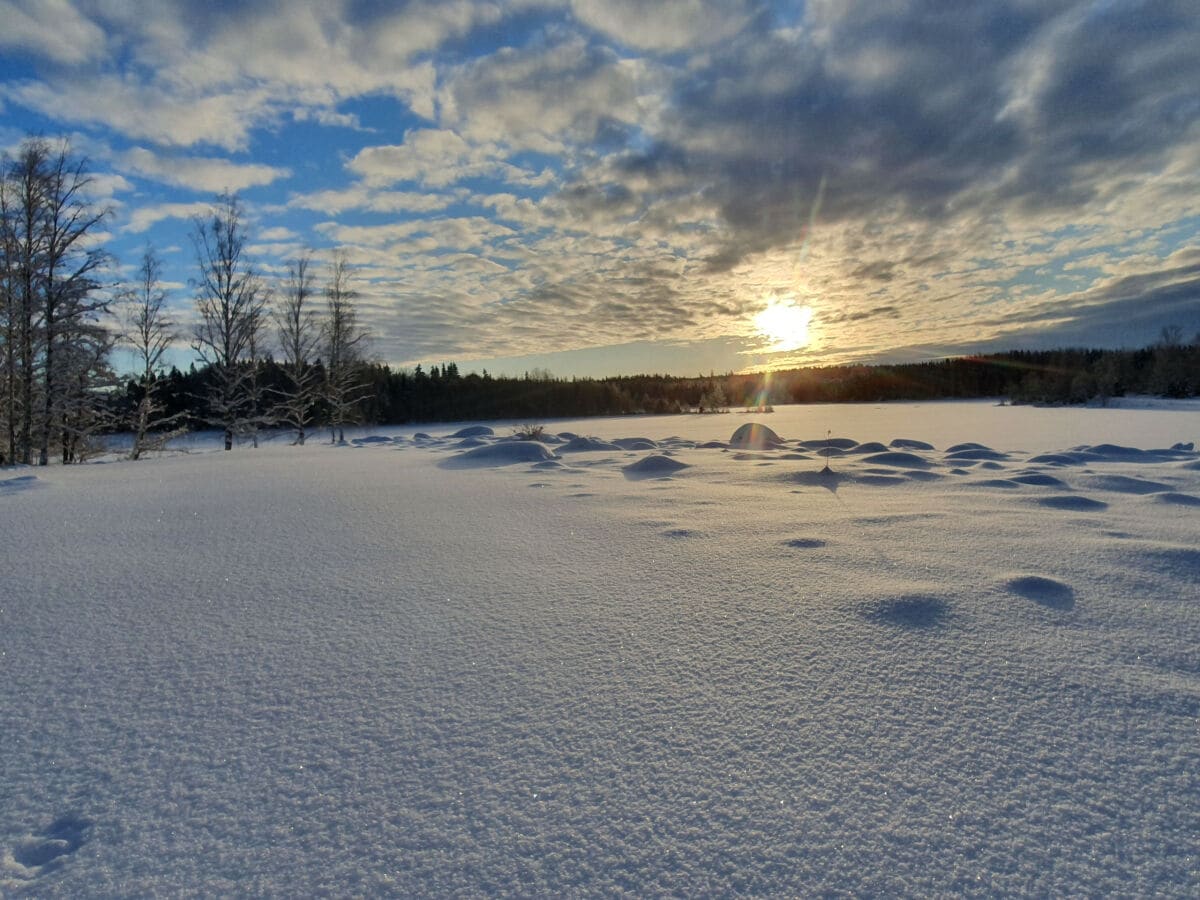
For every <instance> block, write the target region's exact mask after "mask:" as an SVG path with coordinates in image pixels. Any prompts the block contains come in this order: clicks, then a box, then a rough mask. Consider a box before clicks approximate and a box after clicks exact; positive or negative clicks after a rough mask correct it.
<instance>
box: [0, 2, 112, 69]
mask: <svg viewBox="0 0 1200 900" xmlns="http://www.w3.org/2000/svg"><path fill="white" fill-rule="evenodd" d="M0 22H2V23H3V25H2V26H0V48H5V49H8V50H17V51H20V50H25V51H29V52H32V53H35V54H37V55H39V56H45V57H47V58H49V59H51V60H53V61H54V62H56V63H64V64H68V65H70V64H78V63H84V62H87V61H89V60H92V59H95V58H97V57H99V56H100V55H101V54H102V53H103V52H104V47H105V37H104V30H103V29H102V28H100V26H98V25H97V24H96V23H95V22H93V21H92V20H91V19H89V18H87V17H86V16H84V15H82V14H81V13H80V12H79V11H78V10H76V9H75V8H74V6H73V5H72V4H71V3H69V2H67V0H23V2H22V0H17V2H12V0H0Z"/></svg>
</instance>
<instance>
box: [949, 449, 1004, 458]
mask: <svg viewBox="0 0 1200 900" xmlns="http://www.w3.org/2000/svg"><path fill="white" fill-rule="evenodd" d="M946 459H949V460H956V461H968V462H972V461H973V462H978V461H980V460H987V461H988V462H994V461H996V460H1001V459H1008V454H1007V453H1001V452H1000V451H999V450H993V449H992V448H991V447H964V448H962V449H960V450H947V451H946Z"/></svg>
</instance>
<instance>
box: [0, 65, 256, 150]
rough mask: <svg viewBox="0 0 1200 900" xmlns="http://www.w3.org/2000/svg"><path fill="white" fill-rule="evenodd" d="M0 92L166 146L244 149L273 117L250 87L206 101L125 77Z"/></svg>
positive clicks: (58, 115) (24, 85) (50, 113)
mask: <svg viewBox="0 0 1200 900" xmlns="http://www.w3.org/2000/svg"><path fill="white" fill-rule="evenodd" d="M3 91H4V96H5V97H6V98H7V99H8V100H10V101H13V102H16V103H20V104H21V105H22V106H25V107H28V108H29V109H34V110H37V111H38V112H40V113H42V114H43V115H45V116H47V117H49V118H52V119H56V120H59V121H70V122H81V123H87V124H92V125H104V126H107V127H109V128H112V129H114V130H116V131H117V132H119V133H120V134H123V135H125V136H127V137H130V138H134V139H137V140H150V141H154V142H155V143H158V144H162V145H166V146H191V145H193V144H199V143H205V144H212V145H214V146H218V147H223V148H224V149H226V150H239V149H244V148H245V147H246V146H247V144H248V141H249V132H250V129H251V128H252V127H254V126H255V125H258V124H262V123H263V122H264V121H267V120H269V119H270V118H271V117H272V116H273V115H274V114H275V113H274V111H273V110H272V107H271V103H270V96H269V94H268V92H267V91H266V90H265V89H263V88H262V87H254V86H250V87H239V88H235V89H231V90H228V91H224V92H220V93H214V94H210V95H207V96H206V95H201V94H197V93H195V92H190V91H180V92H175V91H172V90H168V89H166V88H164V87H163V86H162V85H159V84H143V83H141V82H140V81H139V80H138V79H136V78H133V77H129V76H118V75H101V76H98V77H80V78H76V79H59V80H57V81H55V82H54V83H51V82H37V81H24V82H17V83H15V84H9V85H6V86H4V87H3Z"/></svg>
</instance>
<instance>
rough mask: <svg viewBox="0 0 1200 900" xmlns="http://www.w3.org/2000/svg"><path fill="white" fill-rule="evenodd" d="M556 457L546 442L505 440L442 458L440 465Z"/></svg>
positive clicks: (471, 465) (498, 463)
mask: <svg viewBox="0 0 1200 900" xmlns="http://www.w3.org/2000/svg"><path fill="white" fill-rule="evenodd" d="M555 458H556V457H555V455H554V454H553V453H551V452H550V450H549V449H547V448H546V446H545V445H544V444H539V443H538V442H537V441H505V442H503V443H499V444H488V445H487V446H484V447H476V448H475V449H473V450H467V451H465V452H463V453H458V454H455V455H454V456H451V457H450V458H448V459H444V460H442V461H441V462H440V463H439V465H441V466H442V467H443V468H449V469H472V468H486V467H489V466H511V465H515V464H516V463H538V462H544V461H546V460H553V459H555Z"/></svg>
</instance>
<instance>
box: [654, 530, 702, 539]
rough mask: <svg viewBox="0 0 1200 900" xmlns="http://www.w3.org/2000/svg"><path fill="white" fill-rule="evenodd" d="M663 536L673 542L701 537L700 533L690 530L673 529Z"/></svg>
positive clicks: (665, 532)
mask: <svg viewBox="0 0 1200 900" xmlns="http://www.w3.org/2000/svg"><path fill="white" fill-rule="evenodd" d="M662 535H663V537H668V538H671V539H673V540H682V539H684V538H694V537H700V532H699V531H693V530H692V529H690V528H672V529H670V530H669V531H664V532H663V533H662Z"/></svg>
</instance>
